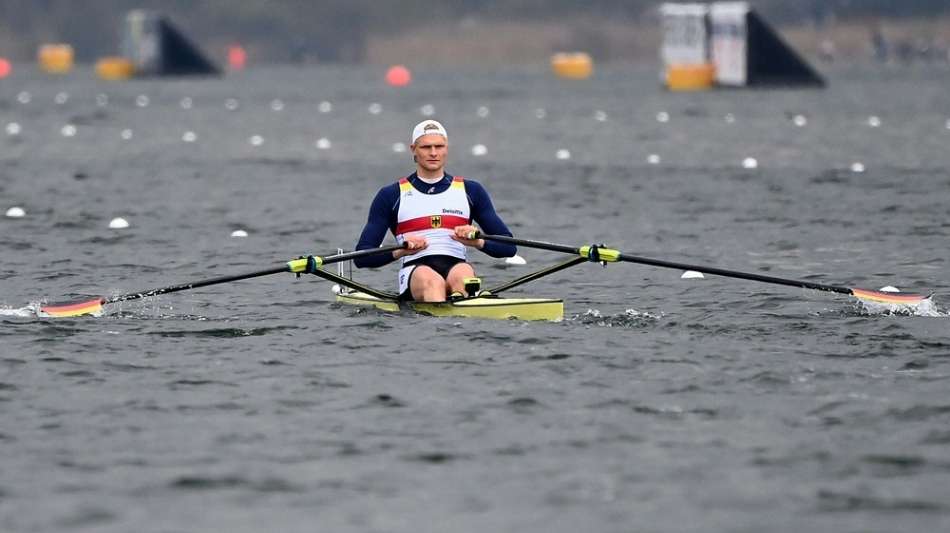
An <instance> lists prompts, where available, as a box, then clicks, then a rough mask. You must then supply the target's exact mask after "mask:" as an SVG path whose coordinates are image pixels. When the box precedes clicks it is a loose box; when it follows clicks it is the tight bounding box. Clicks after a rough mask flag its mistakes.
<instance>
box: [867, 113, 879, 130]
mask: <svg viewBox="0 0 950 533" xmlns="http://www.w3.org/2000/svg"><path fill="white" fill-rule="evenodd" d="M868 126H871V127H872V128H879V127H880V126H881V117H879V116H877V115H871V116H869V117H868Z"/></svg>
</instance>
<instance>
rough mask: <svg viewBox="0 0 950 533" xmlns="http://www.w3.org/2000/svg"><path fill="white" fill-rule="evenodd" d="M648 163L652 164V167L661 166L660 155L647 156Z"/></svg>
mask: <svg viewBox="0 0 950 533" xmlns="http://www.w3.org/2000/svg"><path fill="white" fill-rule="evenodd" d="M647 163H649V164H651V165H659V164H660V156H659V155H658V154H650V155H648V156H647Z"/></svg>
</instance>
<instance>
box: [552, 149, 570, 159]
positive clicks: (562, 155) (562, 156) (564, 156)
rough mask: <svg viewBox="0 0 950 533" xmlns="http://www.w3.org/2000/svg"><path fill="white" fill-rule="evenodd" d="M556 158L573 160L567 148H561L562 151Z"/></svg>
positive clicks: (558, 152) (555, 155)
mask: <svg viewBox="0 0 950 533" xmlns="http://www.w3.org/2000/svg"><path fill="white" fill-rule="evenodd" d="M554 157H556V158H558V159H560V160H565V159H570V158H571V151H570V150H567V149H565V148H561V149H560V150H558V151H557V153H556V154H554Z"/></svg>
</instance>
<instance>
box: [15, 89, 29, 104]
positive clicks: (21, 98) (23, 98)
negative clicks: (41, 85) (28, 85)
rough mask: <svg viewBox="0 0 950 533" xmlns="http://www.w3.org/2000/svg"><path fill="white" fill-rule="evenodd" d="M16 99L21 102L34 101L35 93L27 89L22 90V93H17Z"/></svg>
mask: <svg viewBox="0 0 950 533" xmlns="http://www.w3.org/2000/svg"><path fill="white" fill-rule="evenodd" d="M16 100H17V102H20V103H21V104H28V103H30V102H32V101H33V95H31V94H30V93H29V92H27V91H20V93H19V94H17V95H16Z"/></svg>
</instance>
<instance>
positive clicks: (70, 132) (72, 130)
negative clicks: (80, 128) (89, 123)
mask: <svg viewBox="0 0 950 533" xmlns="http://www.w3.org/2000/svg"><path fill="white" fill-rule="evenodd" d="M59 132H60V133H61V134H62V135H63V137H75V136H76V126H74V125H72V124H66V125H65V126H63V127H62V128H60V130H59Z"/></svg>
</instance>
